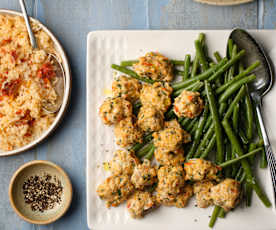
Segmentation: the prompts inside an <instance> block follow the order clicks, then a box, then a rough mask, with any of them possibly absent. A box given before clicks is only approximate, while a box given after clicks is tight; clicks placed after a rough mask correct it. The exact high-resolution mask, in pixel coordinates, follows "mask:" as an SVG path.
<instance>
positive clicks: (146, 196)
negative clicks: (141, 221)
mask: <svg viewBox="0 0 276 230" xmlns="http://www.w3.org/2000/svg"><path fill="white" fill-rule="evenodd" d="M155 207H157V204H156V201H155V197H154V196H152V195H151V194H150V193H149V192H143V191H136V192H135V193H134V194H133V195H132V196H131V197H130V198H129V199H128V201H127V209H128V211H129V213H130V215H131V217H132V218H142V217H144V216H145V214H147V213H148V212H150V211H151V210H153V209H154V208H155Z"/></svg>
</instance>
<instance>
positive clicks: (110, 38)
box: [87, 30, 276, 230]
mask: <svg viewBox="0 0 276 230" xmlns="http://www.w3.org/2000/svg"><path fill="white" fill-rule="evenodd" d="M199 32H201V31H97V32H91V33H89V35H88V39H87V220H88V226H89V228H91V229H96V230H98V229H112V230H130V229H132V230H141V229H143V230H152V229H153V228H155V229H159V230H167V229H169V228H171V229H174V230H178V229H188V230H190V229H193V230H202V229H208V222H209V219H210V215H211V213H212V209H213V208H208V209H200V208H196V207H194V205H195V202H194V200H191V201H190V202H189V205H188V207H186V208H184V209H179V208H174V207H161V208H159V209H158V210H156V211H154V212H152V213H151V214H149V215H147V216H146V217H145V218H144V219H141V220H134V219H131V218H130V217H129V215H128V213H127V211H126V208H125V205H124V204H123V205H121V206H119V207H117V208H111V209H107V208H106V207H105V202H104V201H102V200H100V199H99V198H98V197H97V195H96V192H95V191H96V187H97V186H98V184H99V183H101V182H102V181H103V180H104V178H105V177H107V176H108V173H107V172H105V171H104V170H103V168H102V167H101V165H102V162H104V161H107V160H108V159H111V157H112V153H113V151H114V150H115V149H116V148H118V147H116V145H115V142H114V135H113V132H112V128H110V127H107V126H104V125H103V124H102V122H101V120H100V118H99V116H98V108H99V106H100V104H101V103H102V102H103V100H104V98H105V97H106V96H107V92H108V91H109V90H108V89H110V88H111V82H112V79H113V74H112V72H113V71H112V69H111V68H110V65H111V64H112V63H117V64H119V63H120V61H121V60H128V59H130V60H132V59H136V58H138V57H139V56H142V55H144V54H145V53H146V52H147V51H159V52H160V53H162V54H164V55H166V56H167V57H169V58H171V59H184V56H185V54H187V53H190V54H192V55H194V50H195V49H194V40H195V39H196V38H197V36H198V34H199ZM202 32H204V33H205V34H206V39H207V44H208V47H209V52H210V54H212V53H213V52H214V51H216V50H218V51H219V52H220V53H221V54H223V55H224V54H225V47H226V43H227V38H228V35H229V32H230V31H210V30H209V31H202ZM252 34H253V35H254V36H255V37H256V38H257V39H258V40H259V41H260V42H261V43H262V44H263V46H264V48H265V50H266V51H267V52H268V53H269V55H270V57H271V59H272V60H274V63H276V43H275V37H276V31H274V30H272V31H252ZM275 100H276V89H275V87H274V88H273V90H272V91H271V92H270V93H269V94H268V95H267V96H266V97H265V101H264V113H265V118H266V126H267V128H268V131H269V134H270V140H271V142H272V144H273V147H274V151H275V149H276V119H275V117H276V106H275ZM268 118H270V119H268ZM257 174H258V175H257V176H258V178H259V180H260V183H261V185H262V187H263V188H264V190H265V192H266V193H267V194H268V195H269V198H270V200H271V201H272V202H273V195H272V186H271V181H270V176H269V173H268V170H260V169H258V170H257ZM273 203H274V202H273ZM273 210H274V208H266V207H264V205H263V204H262V203H261V202H260V201H259V200H258V198H257V197H256V196H255V194H254V196H253V203H252V206H251V207H250V208H246V207H239V208H237V209H236V210H235V211H234V212H230V213H228V214H227V216H226V218H225V219H219V220H218V221H217V223H216V225H215V229H223V230H233V229H235V230H247V229H248V230H275V229H276V215H275V212H274V211H273Z"/></svg>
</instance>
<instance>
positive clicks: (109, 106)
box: [100, 97, 132, 125]
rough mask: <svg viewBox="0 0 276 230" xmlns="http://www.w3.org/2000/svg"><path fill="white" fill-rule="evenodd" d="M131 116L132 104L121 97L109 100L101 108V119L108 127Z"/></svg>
mask: <svg viewBox="0 0 276 230" xmlns="http://www.w3.org/2000/svg"><path fill="white" fill-rule="evenodd" d="M131 115H132V105H131V103H130V102H129V101H127V100H125V99H123V98H120V97H117V98H107V99H106V100H105V101H104V102H103V104H102V105H101V107H100V117H101V119H102V121H103V123H104V124H106V125H113V124H117V123H118V122H119V121H121V120H122V119H124V118H126V117H130V116H131Z"/></svg>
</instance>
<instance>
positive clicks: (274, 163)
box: [256, 103, 276, 200]
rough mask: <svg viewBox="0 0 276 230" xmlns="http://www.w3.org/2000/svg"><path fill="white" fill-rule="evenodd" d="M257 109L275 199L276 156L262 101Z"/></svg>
mask: <svg viewBox="0 0 276 230" xmlns="http://www.w3.org/2000/svg"><path fill="white" fill-rule="evenodd" d="M256 110H257V116H258V119H259V122H260V127H261V131H262V136H263V140H264V148H265V153H266V158H267V162H268V166H269V169H270V174H271V180H272V185H273V192H274V200H275V198H276V160H275V156H274V154H273V152H272V148H271V145H270V142H269V139H268V136H267V132H266V128H265V125H264V121H263V117H262V112H261V104H260V103H259V104H257V105H256Z"/></svg>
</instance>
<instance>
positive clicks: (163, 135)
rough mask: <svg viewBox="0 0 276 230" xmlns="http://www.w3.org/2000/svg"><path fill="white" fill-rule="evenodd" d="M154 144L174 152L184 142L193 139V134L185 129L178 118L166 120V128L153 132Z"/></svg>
mask: <svg viewBox="0 0 276 230" xmlns="http://www.w3.org/2000/svg"><path fill="white" fill-rule="evenodd" d="M153 138H154V139H153V141H154V146H155V147H157V148H163V149H166V150H167V151H168V152H174V151H176V150H178V149H179V148H181V146H182V144H183V143H187V142H189V141H191V136H190V134H188V133H187V132H186V131H184V130H183V129H182V128H181V127H180V125H179V123H178V122H177V121H176V120H172V121H168V122H165V126H164V129H163V130H161V131H159V132H155V133H153Z"/></svg>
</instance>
